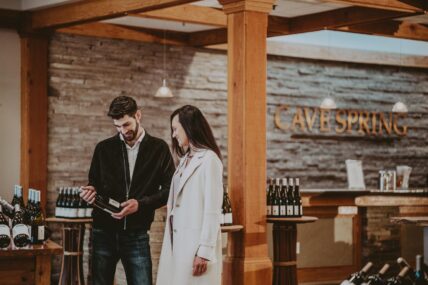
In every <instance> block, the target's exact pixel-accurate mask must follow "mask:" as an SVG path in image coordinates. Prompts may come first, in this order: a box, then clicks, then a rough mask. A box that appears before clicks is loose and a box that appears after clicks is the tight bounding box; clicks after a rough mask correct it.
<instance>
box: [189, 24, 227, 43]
mask: <svg viewBox="0 0 428 285" xmlns="http://www.w3.org/2000/svg"><path fill="white" fill-rule="evenodd" d="M226 42H227V29H226V28H220V29H214V30H209V31H201V32H194V33H190V34H189V41H188V44H189V45H190V46H206V45H213V44H214V45H215V44H222V43H226Z"/></svg>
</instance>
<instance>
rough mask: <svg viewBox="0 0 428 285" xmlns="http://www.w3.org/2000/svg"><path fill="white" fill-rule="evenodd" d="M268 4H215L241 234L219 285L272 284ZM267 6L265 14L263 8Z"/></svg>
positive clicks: (232, 188)
mask: <svg viewBox="0 0 428 285" xmlns="http://www.w3.org/2000/svg"><path fill="white" fill-rule="evenodd" d="M273 2H274V1H273V0H271V1H267V0H248V1H241V0H220V3H221V4H223V7H224V11H225V13H226V14H227V17H228V29H227V32H228V52H227V53H228V54H227V61H228V87H227V91H228V97H227V98H228V134H229V139H228V175H227V176H228V187H229V192H230V196H231V199H232V204H233V205H232V207H233V209H234V214H235V216H234V217H235V220H236V223H237V224H242V225H243V226H244V229H243V231H242V232H239V233H236V234H233V237H232V236H229V240H228V253H227V256H226V258H225V259H224V262H223V264H224V273H223V284H224V285H232V284H233V285H243V284H245V285H253V284H254V285H255V284H271V283H272V262H271V260H270V258H269V256H268V248H267V240H266V235H267V233H266V231H267V226H266V195H265V193H264V191H260V189H264V188H265V187H266V76H267V75H266V73H267V57H266V36H267V25H268V13H269V11H270V10H271V9H272V5H273ZM269 6H270V9H268V8H269Z"/></svg>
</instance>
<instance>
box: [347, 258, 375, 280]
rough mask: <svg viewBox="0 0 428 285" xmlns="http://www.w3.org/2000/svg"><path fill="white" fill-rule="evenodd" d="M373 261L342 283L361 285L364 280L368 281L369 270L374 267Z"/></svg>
mask: <svg viewBox="0 0 428 285" xmlns="http://www.w3.org/2000/svg"><path fill="white" fill-rule="evenodd" d="M372 266H373V263H371V262H368V263H367V264H366V265H365V266H364V267H363V269H361V270H360V271H358V272H355V273H352V274H351V276H349V277H348V279H346V280H344V281H342V283H340V284H341V285H351V284H353V285H360V284H363V282H365V281H366V279H367V273H368V272H369V270H370V269H371V268H372Z"/></svg>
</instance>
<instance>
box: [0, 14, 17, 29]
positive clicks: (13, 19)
mask: <svg viewBox="0 0 428 285" xmlns="http://www.w3.org/2000/svg"><path fill="white" fill-rule="evenodd" d="M21 18H22V12H21V11H16V10H8V9H0V28H4V29H14V30H17V29H18V28H19V25H20V22H21Z"/></svg>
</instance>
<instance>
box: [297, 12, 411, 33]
mask: <svg viewBox="0 0 428 285" xmlns="http://www.w3.org/2000/svg"><path fill="white" fill-rule="evenodd" d="M404 16H409V13H407V12H400V11H389V10H380V9H373V8H367V7H346V8H340V9H336V10H332V11H327V12H321V13H315V14H310V15H304V16H298V17H294V18H291V19H290V21H289V25H288V34H299V33H307V32H313V31H319V30H323V29H331V28H338V27H343V26H349V25H355V24H361V23H371V22H377V21H381V20H385V19H391V18H399V17H404Z"/></svg>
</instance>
